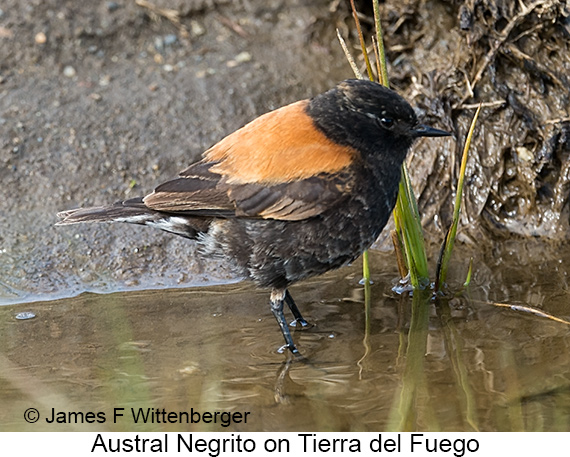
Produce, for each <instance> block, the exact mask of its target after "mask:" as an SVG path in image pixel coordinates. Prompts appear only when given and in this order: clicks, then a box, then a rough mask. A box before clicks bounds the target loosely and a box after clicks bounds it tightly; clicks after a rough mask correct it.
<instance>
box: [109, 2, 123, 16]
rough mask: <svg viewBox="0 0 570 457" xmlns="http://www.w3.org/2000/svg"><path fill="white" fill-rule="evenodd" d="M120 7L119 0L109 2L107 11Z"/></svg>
mask: <svg viewBox="0 0 570 457" xmlns="http://www.w3.org/2000/svg"><path fill="white" fill-rule="evenodd" d="M119 8H120V5H119V4H118V3H117V2H107V11H109V13H112V12H113V11H117V10H118V9H119Z"/></svg>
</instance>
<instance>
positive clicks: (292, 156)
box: [204, 100, 356, 184]
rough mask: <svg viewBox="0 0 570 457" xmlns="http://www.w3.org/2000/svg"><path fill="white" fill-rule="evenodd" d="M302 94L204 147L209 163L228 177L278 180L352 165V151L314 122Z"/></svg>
mask: <svg viewBox="0 0 570 457" xmlns="http://www.w3.org/2000/svg"><path fill="white" fill-rule="evenodd" d="M308 103H309V102H308V100H301V101H299V102H296V103H293V104H291V105H287V106H284V107H283V108H279V109H277V110H275V111H271V112H269V113H267V114H264V115H262V116H260V117H258V118H257V119H255V120H253V121H252V122H250V123H249V124H247V125H245V126H244V127H242V128H241V129H239V130H236V131H235V132H234V133H232V134H231V135H229V136H227V137H225V138H224V139H223V140H221V141H220V142H219V143H217V144H215V145H214V146H212V147H211V148H210V149H208V150H207V151H206V152H205V153H204V159H205V160H206V161H208V162H218V163H217V164H215V165H214V166H212V167H211V168H210V171H211V172H213V173H219V174H221V175H222V176H224V177H225V178H226V182H227V183H234V184H245V183H268V184H271V183H281V182H289V181H295V180H300V179H306V178H309V177H311V176H315V175H318V174H319V173H335V172H338V171H340V170H342V169H343V168H345V167H347V166H348V165H350V163H351V161H352V160H353V158H354V156H355V155H356V151H355V150H354V149H353V148H351V147H348V146H339V145H338V144H336V143H334V142H333V141H331V140H330V139H328V138H327V137H326V136H325V135H324V134H323V133H321V132H320V131H319V130H318V129H317V128H316V127H315V126H314V124H313V121H312V119H311V117H310V116H309V115H308V114H307V113H306V112H305V107H306V106H307V104H308Z"/></svg>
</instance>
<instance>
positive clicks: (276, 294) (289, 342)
mask: <svg viewBox="0 0 570 457" xmlns="http://www.w3.org/2000/svg"><path fill="white" fill-rule="evenodd" d="M286 296H287V289H273V290H272V291H271V312H272V313H273V315H274V316H275V319H277V323H278V324H279V327H280V328H281V333H282V334H283V338H285V346H284V347H286V348H288V349H289V350H290V351H291V352H292V353H293V354H295V355H299V350H298V349H297V347H296V346H295V343H293V338H292V337H291V332H290V331H289V326H288V325H287V321H286V320H285V315H284V314H283V302H284V301H285V300H286ZM293 304H294V303H293ZM289 306H291V305H289ZM295 308H296V307H295ZM297 312H299V310H297Z"/></svg>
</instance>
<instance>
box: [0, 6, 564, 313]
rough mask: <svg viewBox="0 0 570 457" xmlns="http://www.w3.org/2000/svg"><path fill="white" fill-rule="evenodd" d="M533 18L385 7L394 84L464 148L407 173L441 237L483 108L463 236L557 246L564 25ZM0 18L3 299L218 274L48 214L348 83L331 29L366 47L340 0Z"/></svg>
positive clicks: (125, 188)
mask: <svg viewBox="0 0 570 457" xmlns="http://www.w3.org/2000/svg"><path fill="white" fill-rule="evenodd" d="M360 3H361V4H362V3H364V2H360ZM526 3H528V5H527V6H526V7H523V6H521V5H522V3H521V2H510V1H501V0H494V1H487V0H485V1H482V0H481V1H480V0H467V1H465V2H460V1H455V2H443V1H442V2H438V1H432V2H421V1H419V0H418V1H406V2H398V3H396V2H391V1H389V2H387V4H383V10H382V13H383V21H384V23H385V24H384V26H385V34H386V46H387V50H388V59H389V64H390V68H389V72H390V75H391V81H392V85H393V87H394V88H395V89H396V90H398V91H399V92H400V93H402V94H403V95H404V96H405V97H406V98H407V99H408V100H410V102H411V103H412V104H413V105H414V106H416V107H417V109H418V113H419V114H420V115H421V116H422V117H423V119H424V120H425V122H426V123H431V124H433V125H436V126H438V127H441V128H447V129H449V130H451V131H453V132H454V133H455V135H456V137H455V138H452V139H449V140H446V142H444V143H443V145H442V146H441V148H440V149H437V150H436V149H428V146H427V143H420V144H418V145H417V147H416V148H415V153H414V154H413V157H411V158H410V160H411V162H410V163H411V165H410V169H411V170H412V174H413V175H414V176H415V177H416V178H415V181H416V186H417V189H418V196H419V200H420V205H421V208H422V212H423V214H424V217H425V225H426V229H427V230H428V233H429V232H431V233H436V235H435V236H436V237H437V236H441V229H442V228H444V227H446V224H447V222H448V220H449V214H450V208H451V206H450V203H451V200H452V198H453V195H454V193H453V192H454V185H455V176H456V169H457V167H458V161H457V157H458V154H459V152H460V149H461V147H462V143H463V140H462V138H463V137H464V135H465V132H466V130H467V126H468V122H469V121H470V118H471V116H472V114H473V112H474V111H473V109H474V106H475V105H476V103H479V102H484V103H485V109H484V110H483V115H482V123H481V125H480V127H479V129H478V136H477V138H476V140H475V142H474V145H473V154H472V160H471V162H470V165H469V169H468V173H467V177H468V183H467V198H466V215H465V217H464V221H463V222H464V225H465V227H464V230H463V233H464V237H463V239H465V240H467V239H468V238H469V237H468V235H469V234H472V233H476V234H477V235H480V236H481V237H482V238H480V239H483V240H485V239H489V240H491V239H493V238H494V237H496V236H497V235H501V236H510V235H511V234H517V235H523V236H543V237H548V238H554V239H565V238H567V234H568V216H567V199H568V193H569V179H570V171H569V164H570V161H569V160H568V156H569V154H570V146H569V143H570V141H569V136H570V121H569V116H570V112H569V108H568V106H569V105H570V103H569V99H568V98H569V97H568V87H570V81H569V79H570V76H569V75H570V52H568V51H569V50H568V47H569V45H568V43H570V40H569V39H568V38H569V36H570V25H569V24H570V22H569V16H570V10H569V8H568V5H567V4H566V3H565V2H558V1H546V0H535V1H534V2H530V1H527V2H526ZM0 8H1V10H0V182H1V183H2V188H3V197H2V200H1V203H0V302H10V301H26V300H33V299H37V298H47V297H56V296H69V295H74V294H77V293H79V292H81V291H85V290H92V291H111V290H120V289H125V288H126V289H133V288H152V287H171V286H177V285H192V284H201V283H204V282H206V281H216V279H222V278H226V277H227V272H226V270H225V268H224V266H223V265H214V266H212V264H211V263H207V264H203V263H202V262H201V261H200V260H199V259H197V258H195V257H194V256H193V251H192V245H191V243H188V242H187V241H185V240H183V239H178V238H176V237H171V236H165V235H163V234H162V233H155V232H154V231H152V230H148V229H146V228H142V227H132V226H122V225H115V226H104V225H103V226H101V225H100V226H82V227H54V225H53V224H54V223H55V222H56V220H57V219H56V216H55V214H56V213H57V212H58V211H61V210H65V209H70V208H74V207H78V206H87V205H93V204H102V203H109V202H114V201H116V200H119V199H124V198H126V197H133V196H136V195H140V194H145V193H148V192H150V191H152V189H153V188H154V186H156V185H157V184H159V183H160V182H162V181H164V180H166V179H168V178H171V177H173V176H175V175H176V174H177V172H178V171H179V170H181V169H183V168H185V167H186V166H187V165H188V164H189V163H191V162H192V161H194V160H195V159H196V158H198V157H199V155H200V154H201V152H202V151H204V150H205V149H206V148H208V147H209V146H211V145H212V144H213V143H215V142H216V141H218V140H219V139H221V138H222V137H223V136H224V135H226V134H228V133H230V132H231V131H233V130H235V129H236V128H238V127H240V126H241V125H243V124H244V123H246V122H247V121H249V120H251V119H253V118H254V117H256V116H258V115H260V114H262V113H264V112H266V111H268V110H271V109H274V108H277V107H279V106H281V105H283V104H286V103H289V102H292V101H294V100H298V99H301V98H305V97H309V96H311V95H313V94H316V93H318V92H320V91H322V90H324V89H326V88H328V87H330V86H332V85H333V84H335V83H336V82H338V81H339V80H342V79H346V78H348V77H352V72H351V70H350V68H349V66H348V64H347V63H346V61H345V58H344V56H343V54H342V51H341V49H340V46H339V45H338V42H337V41H336V35H335V33H336V32H335V28H336V27H338V28H339V29H340V31H341V33H342V34H343V35H344V36H345V37H349V38H350V40H351V42H352V43H357V41H356V38H355V37H354V30H353V29H354V28H353V25H352V21H351V19H350V15H349V14H348V7H347V5H346V3H345V2H341V1H331V0H317V1H312V2H303V1H301V0H287V1H283V0H238V1H229V0H225V1H216V0H203V1H200V0H196V1H191V0H188V1H183V0H178V1H175V2H167V1H159V0H153V1H150V0H149V1H148V2H147V1H144V0H138V1H137V2H135V0H118V1H104V2H77V1H74V0H69V1H62V0H59V1H58V0H45V1H44V0H28V1H20V0H5V1H4V2H2V4H1V5H0ZM362 10H363V12H364V14H365V15H366V17H365V18H364V22H365V24H366V23H368V22H369V19H368V18H369V16H370V14H371V12H370V11H369V10H367V9H366V8H362ZM456 138H460V139H461V140H460V141H459V142H456ZM467 226H469V229H467Z"/></svg>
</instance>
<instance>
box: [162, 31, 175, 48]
mask: <svg viewBox="0 0 570 457" xmlns="http://www.w3.org/2000/svg"><path fill="white" fill-rule="evenodd" d="M177 41H178V37H177V36H176V35H174V34H170V35H166V36H165V37H164V39H163V43H164V46H172V45H173V44H174V43H176V42H177Z"/></svg>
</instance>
